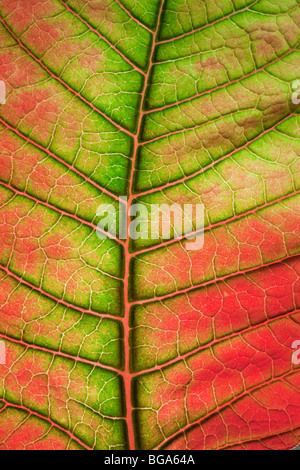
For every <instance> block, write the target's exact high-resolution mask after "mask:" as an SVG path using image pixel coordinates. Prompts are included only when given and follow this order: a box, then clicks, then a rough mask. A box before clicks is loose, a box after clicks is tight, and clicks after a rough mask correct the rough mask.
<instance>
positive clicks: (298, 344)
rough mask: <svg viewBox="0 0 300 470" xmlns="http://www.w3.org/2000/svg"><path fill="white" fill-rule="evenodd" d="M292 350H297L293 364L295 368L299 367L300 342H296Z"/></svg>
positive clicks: (293, 357)
mask: <svg viewBox="0 0 300 470" xmlns="http://www.w3.org/2000/svg"><path fill="white" fill-rule="evenodd" d="M292 349H296V351H295V352H294V353H293V356H292V363H293V364H294V365H295V366H299V365H300V341H295V342H294V343H293V344H292Z"/></svg>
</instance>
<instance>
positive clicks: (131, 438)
mask: <svg viewBox="0 0 300 470" xmlns="http://www.w3.org/2000/svg"><path fill="white" fill-rule="evenodd" d="M164 3H165V0H161V4H160V7H159V13H158V18H157V25H156V29H155V31H154V32H153V39H152V47H151V52H150V58H149V64H148V69H147V72H146V75H145V81H144V86H143V91H142V95H141V101H140V109H139V117H138V124H137V131H136V134H135V137H134V149H133V157H132V166H131V173H130V179H129V197H128V202H127V209H128V208H129V207H130V206H131V205H132V201H133V199H134V198H135V197H136V196H135V195H134V194H133V184H134V169H135V164H136V159H137V154H138V149H139V147H140V145H141V143H140V136H141V131H142V122H143V116H144V108H145V98H146V91H147V87H148V82H149V77H150V73H151V68H152V64H153V56H154V52H155V47H156V43H157V36H158V33H159V27H160V22H161V16H162V12H163V7H164ZM129 227H130V216H129V215H128V210H127V239H126V243H125V246H124V253H125V273H124V276H125V277H124V304H125V314H124V356H125V357H124V360H125V370H124V374H123V377H124V386H125V402H126V422H127V432H128V445H129V449H130V450H135V448H136V444H135V442H136V440H135V432H134V425H133V407H132V378H133V375H132V373H131V370H130V342H129V341H130V310H131V305H132V303H131V301H130V284H129V276H130V262H131V258H132V256H134V255H132V254H131V253H130V237H129Z"/></svg>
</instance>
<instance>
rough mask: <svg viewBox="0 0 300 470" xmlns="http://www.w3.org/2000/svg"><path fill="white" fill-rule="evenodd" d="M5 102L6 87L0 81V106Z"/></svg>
mask: <svg viewBox="0 0 300 470" xmlns="http://www.w3.org/2000/svg"><path fill="white" fill-rule="evenodd" d="M5 101H6V85H5V83H4V82H3V81H2V80H0V104H5Z"/></svg>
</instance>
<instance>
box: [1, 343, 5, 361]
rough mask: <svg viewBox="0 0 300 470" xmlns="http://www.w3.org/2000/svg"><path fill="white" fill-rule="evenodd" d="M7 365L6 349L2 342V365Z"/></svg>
mask: <svg viewBox="0 0 300 470" xmlns="http://www.w3.org/2000/svg"><path fill="white" fill-rule="evenodd" d="M4 364H6V347H5V343H4V342H3V341H0V365H4Z"/></svg>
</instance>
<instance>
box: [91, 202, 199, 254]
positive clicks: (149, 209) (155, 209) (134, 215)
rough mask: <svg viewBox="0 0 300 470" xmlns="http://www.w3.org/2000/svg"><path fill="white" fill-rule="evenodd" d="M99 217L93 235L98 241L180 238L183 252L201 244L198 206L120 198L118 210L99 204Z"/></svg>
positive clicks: (111, 206) (197, 248)
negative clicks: (136, 201) (131, 200)
mask: <svg viewBox="0 0 300 470" xmlns="http://www.w3.org/2000/svg"><path fill="white" fill-rule="evenodd" d="M97 216H98V217H100V222H99V223H98V225H97V227H98V231H97V235H98V237H99V238H100V239H104V238H109V237H110V236H111V237H114V238H116V237H117V238H119V239H120V240H127V238H130V239H131V240H138V239H142V240H163V241H165V240H170V239H175V240H177V239H182V238H184V239H185V241H184V243H185V248H186V250H199V249H201V248H202V247H203V244H204V232H203V228H204V206H203V205H202V204H183V205H182V206H181V205H180V204H172V205H168V204H161V205H158V204H149V205H146V204H141V203H137V204H133V205H131V206H130V207H128V204H127V198H126V197H121V198H120V203H119V210H118V211H117V210H116V208H115V206H113V205H109V204H102V205H100V206H99V207H98V209H97Z"/></svg>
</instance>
